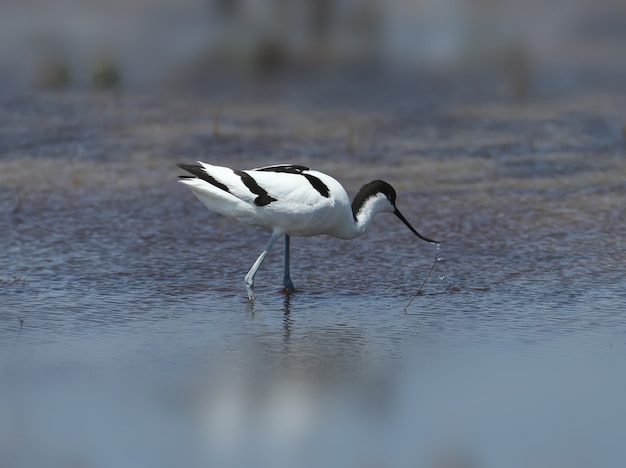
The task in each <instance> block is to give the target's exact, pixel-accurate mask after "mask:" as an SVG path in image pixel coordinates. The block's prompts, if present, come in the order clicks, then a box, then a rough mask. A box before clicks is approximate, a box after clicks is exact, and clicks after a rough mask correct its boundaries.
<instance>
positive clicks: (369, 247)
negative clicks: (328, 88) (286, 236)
mask: <svg viewBox="0 0 626 468" xmlns="http://www.w3.org/2000/svg"><path fill="white" fill-rule="evenodd" d="M318 91H319V90H318ZM309 93H310V94H306V93H304V95H303V96H304V97H301V99H299V100H298V99H295V100H294V99H292V97H290V95H287V96H283V97H282V98H281V99H278V100H267V99H260V98H257V97H255V96H252V97H250V96H246V97H242V98H240V99H238V100H234V101H233V102H232V103H230V104H225V103H224V102H223V100H219V99H216V98H215V97H210V96H208V97H206V99H194V100H190V99H185V98H168V99H165V98H163V99H158V100H157V99H151V98H148V97H142V96H132V95H127V96H125V95H122V96H118V97H115V98H114V97H111V96H107V95H89V94H61V95H41V96H37V97H32V98H31V97H24V98H21V99H12V100H9V101H7V102H5V103H4V105H3V107H2V116H1V122H0V123H1V125H0V127H1V128H2V132H3V136H2V139H1V144H0V145H1V146H0V194H1V198H0V214H1V217H0V232H2V244H3V248H2V249H1V250H0V264H1V265H2V266H3V271H2V272H0V359H1V362H2V365H3V370H2V379H1V382H2V384H1V385H0V441H2V442H1V444H0V459H2V462H0V464H2V465H3V466H55V467H56V466H59V467H61V466H72V465H76V464H78V465H80V466H106V467H108V466H116V467H120V466H133V467H141V466H146V467H148V466H150V467H155V466H273V467H277V466H289V467H293V466H378V465H380V466H459V467H460V466H494V467H496V466H499V467H501V466H546V465H547V466H623V461H624V455H626V454H625V453H624V449H623V444H622V442H621V441H623V436H624V435H626V425H624V422H623V421H624V420H626V419H624V416H625V414H624V412H625V410H626V408H625V406H624V404H623V401H622V395H623V390H624V389H625V387H626V378H625V377H624V374H623V363H624V357H625V354H626V319H625V318H624V312H623V310H624V306H625V305H626V292H625V291H626V288H625V286H626V273H625V270H624V267H623V265H624V261H625V259H626V248H625V246H624V242H623V232H624V228H625V227H626V225H625V224H626V213H625V208H624V207H625V206H626V182H624V177H623V175H624V174H625V173H626V159H625V158H624V142H623V137H622V135H621V134H620V132H619V128H618V127H619V126H618V124H617V123H616V122H619V121H620V118H621V116H620V114H619V112H620V111H619V106H618V105H617V100H613V99H612V97H611V95H608V94H601V93H596V94H594V93H590V92H584V91H583V90H580V91H579V92H578V94H573V95H569V96H565V97H563V96H552V97H549V96H548V97H542V99H536V100H533V99H529V100H527V101H524V102H519V101H513V100H510V99H503V98H502V97H501V96H478V97H476V96H473V95H471V94H469V95H467V94H466V93H465V94H464V93H451V94H450V96H447V95H446V96H447V99H446V96H443V95H442V96H439V97H440V98H441V100H440V101H438V102H437V103H436V104H434V103H433V100H432V98H431V99H427V98H426V97H425V98H424V99H423V100H420V99H418V97H419V96H421V94H420V93H419V92H416V96H417V97H416V98H415V100H408V101H407V100H402V99H396V100H394V95H393V93H391V92H390V93H389V94H386V95H385V97H386V98H387V99H388V101H385V105H384V106H380V105H379V104H380V102H379V101H378V100H376V99H374V98H372V99H373V101H372V102H370V101H368V100H359V101H353V100H351V98H350V96H347V97H345V99H344V100H341V99H339V100H337V101H331V102H328V101H319V100H317V99H316V94H315V93H316V91H315V90H313V91H309ZM286 94H288V93H286ZM396 98H397V97H396ZM218 109H219V110H218ZM217 116H219V117H217ZM218 119H219V120H218ZM196 159H202V160H211V161H214V162H216V163H224V164H228V165H231V166H234V167H241V168H247V167H257V166H261V165H264V164H269V163H275V162H284V161H291V162H296V163H301V164H306V165H311V166H314V167H316V168H317V169H320V170H323V171H327V172H329V173H332V174H333V175H334V176H336V177H337V178H338V179H339V180H340V181H342V182H343V183H344V184H345V186H346V187H347V189H348V192H349V193H350V194H354V193H355V192H356V190H357V189H358V187H359V186H360V185H361V184H362V183H364V182H366V181H368V180H371V179H374V178H382V179H384V180H387V181H389V182H391V183H392V184H393V185H394V186H395V187H396V189H397V191H398V206H399V208H400V209H401V210H402V212H403V213H404V214H405V216H406V217H407V219H409V220H410V221H411V222H412V223H413V225H414V226H415V227H416V228H417V229H418V230H419V231H420V232H421V233H423V234H424V235H426V236H429V237H433V238H437V239H441V240H442V241H443V244H442V245H441V248H440V249H438V250H437V249H435V247H434V246H432V245H430V244H427V243H424V242H421V241H419V240H417V239H415V238H414V237H413V235H412V234H411V233H410V232H409V231H408V230H407V229H406V228H405V227H404V226H403V225H402V224H401V223H400V222H397V220H396V219H395V218H393V217H391V216H388V215H384V214H381V215H379V216H378V217H377V218H376V220H375V222H374V223H373V224H372V226H371V227H370V229H369V230H368V232H367V233H366V234H365V235H364V236H363V237H361V238H359V239H356V240H353V241H341V240H338V239H333V238H328V237H318V238H306V239H301V238H294V239H293V241H292V277H293V279H294V282H295V283H296V287H297V288H298V292H297V293H296V294H294V295H292V296H285V295H283V294H282V293H281V292H280V288H281V279H282V248H283V245H282V243H280V242H279V243H277V245H276V246H275V247H274V251H273V252H272V253H271V254H270V256H269V257H268V258H267V259H266V262H265V263H264V265H263V267H262V268H261V270H260V272H259V273H258V275H257V279H256V292H257V295H258V299H257V300H256V301H255V302H254V304H250V303H249V302H248V301H247V300H246V295H245V287H244V285H243V275H244V274H245V272H246V271H247V270H248V268H249V267H250V265H251V264H252V262H253V261H254V259H255V258H256V256H257V255H258V254H259V252H260V250H261V249H262V247H263V246H264V245H265V243H266V242H267V238H268V233H266V232H263V231H260V230H258V229H256V228H251V227H247V226H243V225H240V224H237V223H235V222H233V221H231V220H228V219H223V218H221V217H219V216H218V215H215V214H213V213H210V212H208V211H207V210H206V209H205V208H204V207H203V206H202V205H201V204H200V203H199V202H198V201H197V200H196V199H195V198H194V197H193V195H192V194H191V193H189V191H188V190H186V189H185V188H184V187H182V186H180V185H179V184H177V183H176V175H177V174H178V172H177V170H176V168H175V163H176V162H178V161H193V160H196ZM436 259H437V260H436ZM433 261H435V266H434V268H433V273H432V275H431V276H430V277H429V279H428V282H427V283H426V284H425V286H424V288H423V294H421V295H418V296H417V297H416V298H415V300H414V302H413V303H412V304H411V305H410V306H409V307H408V309H407V310H406V312H405V311H404V308H405V306H406V305H407V303H408V302H409V300H410V299H411V297H412V296H413V295H414V294H415V292H416V291H417V290H418V288H419V287H420V285H421V284H422V282H423V281H424V279H425V278H426V275H427V273H428V271H429V269H430V267H431V265H432V263H433ZM446 463H447V464H446Z"/></svg>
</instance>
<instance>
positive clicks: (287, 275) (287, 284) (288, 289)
mask: <svg viewBox="0 0 626 468" xmlns="http://www.w3.org/2000/svg"><path fill="white" fill-rule="evenodd" d="M289 241H290V237H289V234H285V276H284V279H283V284H284V286H285V289H284V291H285V292H287V293H292V292H294V291H295V290H296V287H295V286H294V285H293V281H291V272H290V269H289V258H290V256H289Z"/></svg>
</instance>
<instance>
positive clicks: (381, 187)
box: [352, 180, 396, 219]
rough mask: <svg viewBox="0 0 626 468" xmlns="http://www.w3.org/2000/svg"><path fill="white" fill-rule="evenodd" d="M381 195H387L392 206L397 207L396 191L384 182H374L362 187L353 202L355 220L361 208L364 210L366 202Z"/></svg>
mask: <svg viewBox="0 0 626 468" xmlns="http://www.w3.org/2000/svg"><path fill="white" fill-rule="evenodd" d="M379 193H382V194H383V195H385V196H386V197H387V199H388V200H389V202H390V203H391V205H392V206H394V207H395V206H396V191H395V189H394V188H393V187H392V186H391V185H390V184H388V183H387V182H385V181H384V180H373V181H371V182H368V183H367V184H365V185H364V186H363V187H361V190H359V193H357V194H356V196H355V197H354V200H352V213H353V214H354V218H355V219H356V216H357V215H358V214H359V211H361V208H363V205H365V202H366V201H367V200H369V199H370V198H372V197H375V196H376V195H378V194H379Z"/></svg>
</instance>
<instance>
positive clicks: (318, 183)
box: [302, 174, 330, 198]
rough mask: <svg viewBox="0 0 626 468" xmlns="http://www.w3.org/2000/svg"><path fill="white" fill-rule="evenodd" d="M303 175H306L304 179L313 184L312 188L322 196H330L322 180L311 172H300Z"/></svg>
mask: <svg viewBox="0 0 626 468" xmlns="http://www.w3.org/2000/svg"><path fill="white" fill-rule="evenodd" d="M302 175H303V176H304V177H306V180H308V181H309V183H310V184H311V185H312V186H313V188H314V189H315V190H317V191H318V192H319V193H320V195H321V196H322V197H326V198H328V197H330V191H329V190H328V186H327V185H326V184H325V183H324V182H322V181H321V180H320V179H318V178H317V177H315V176H313V175H311V174H302Z"/></svg>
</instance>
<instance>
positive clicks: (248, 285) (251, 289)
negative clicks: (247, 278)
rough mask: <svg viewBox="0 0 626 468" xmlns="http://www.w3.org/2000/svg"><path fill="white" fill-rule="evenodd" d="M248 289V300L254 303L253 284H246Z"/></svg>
mask: <svg viewBox="0 0 626 468" xmlns="http://www.w3.org/2000/svg"><path fill="white" fill-rule="evenodd" d="M246 289H247V291H248V300H249V301H254V287H253V285H252V284H248V282H246Z"/></svg>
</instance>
